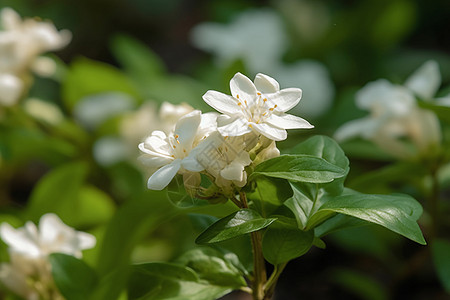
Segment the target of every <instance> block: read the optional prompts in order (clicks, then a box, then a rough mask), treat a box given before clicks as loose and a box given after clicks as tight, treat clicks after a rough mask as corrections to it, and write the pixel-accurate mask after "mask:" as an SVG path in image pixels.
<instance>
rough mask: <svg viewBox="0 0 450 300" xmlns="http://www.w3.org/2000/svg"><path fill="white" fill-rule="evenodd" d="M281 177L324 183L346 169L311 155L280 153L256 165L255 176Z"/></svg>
mask: <svg viewBox="0 0 450 300" xmlns="http://www.w3.org/2000/svg"><path fill="white" fill-rule="evenodd" d="M259 175H264V176H267V177H275V178H283V179H287V180H290V181H294V182H310V183H326V182H331V181H333V180H334V179H336V178H341V177H343V176H345V175H346V170H344V169H342V168H340V167H338V166H336V165H333V164H331V163H329V162H327V161H326V160H325V159H323V158H319V157H315V156H312V155H281V156H279V157H275V158H272V159H269V160H266V161H264V162H263V163H261V164H259V165H257V166H256V168H255V170H254V172H253V173H252V174H251V175H250V180H252V179H254V178H255V177H256V176H259Z"/></svg>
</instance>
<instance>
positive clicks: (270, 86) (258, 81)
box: [255, 73, 280, 94]
mask: <svg viewBox="0 0 450 300" xmlns="http://www.w3.org/2000/svg"><path fill="white" fill-rule="evenodd" d="M255 86H256V89H257V90H258V91H260V92H261V93H264V94H266V93H276V92H278V91H279V90H280V85H279V84H278V81H276V80H275V79H273V78H272V77H270V76H267V75H264V74H262V73H258V74H256V77H255Z"/></svg>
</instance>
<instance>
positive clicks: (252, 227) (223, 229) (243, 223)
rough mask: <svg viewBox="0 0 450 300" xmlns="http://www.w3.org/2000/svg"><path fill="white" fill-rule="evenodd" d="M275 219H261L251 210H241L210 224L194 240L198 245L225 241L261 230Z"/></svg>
mask: <svg viewBox="0 0 450 300" xmlns="http://www.w3.org/2000/svg"><path fill="white" fill-rule="evenodd" d="M275 220H276V219H274V218H268V219H265V218H263V217H261V216H260V215H259V214H258V213H257V212H256V211H254V210H251V209H241V210H239V211H237V212H234V213H232V214H231V215H228V216H226V217H225V218H222V219H220V220H218V221H217V222H215V223H214V224H212V225H211V226H210V227H208V229H206V230H205V231H204V232H202V233H201V234H200V236H199V237H198V238H197V239H196V243H198V244H209V243H216V242H221V241H225V240H228V239H231V238H234V237H238V236H241V235H244V234H247V233H250V232H254V231H258V230H261V229H263V228H265V227H267V226H269V225H270V224H272V223H273V222H274V221H275Z"/></svg>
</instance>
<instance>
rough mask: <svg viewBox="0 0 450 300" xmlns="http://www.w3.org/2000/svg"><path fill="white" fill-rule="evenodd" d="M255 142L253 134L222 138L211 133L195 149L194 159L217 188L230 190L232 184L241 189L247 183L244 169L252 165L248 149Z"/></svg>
mask: <svg viewBox="0 0 450 300" xmlns="http://www.w3.org/2000/svg"><path fill="white" fill-rule="evenodd" d="M257 140H258V137H257V136H256V135H255V134H253V133H249V134H246V135H243V136H238V137H227V138H224V137H223V136H222V135H220V133H219V132H213V133H211V134H210V135H209V136H208V138H206V139H205V140H204V141H202V142H201V144H200V145H199V146H198V147H197V151H196V153H197V156H196V159H197V161H198V162H199V163H200V164H201V165H202V166H203V167H204V169H205V172H206V173H207V174H209V175H211V176H212V177H213V178H214V182H215V184H216V185H217V186H218V187H221V188H224V189H225V190H232V186H231V185H232V184H234V185H236V186H238V187H243V186H244V185H245V184H246V183H247V173H246V171H245V167H246V166H248V165H250V164H251V163H252V160H251V159H250V155H249V153H248V149H251V148H253V147H254V146H255V145H256V143H257Z"/></svg>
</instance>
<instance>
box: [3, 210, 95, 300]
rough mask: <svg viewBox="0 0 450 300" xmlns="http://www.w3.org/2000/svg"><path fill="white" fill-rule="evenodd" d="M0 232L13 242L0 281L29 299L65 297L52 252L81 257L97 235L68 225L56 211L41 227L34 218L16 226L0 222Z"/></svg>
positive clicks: (41, 221)
mask: <svg viewBox="0 0 450 300" xmlns="http://www.w3.org/2000/svg"><path fill="white" fill-rule="evenodd" d="M0 236H1V238H2V240H3V241H4V242H5V243H6V244H7V245H8V246H9V248H8V250H9V254H10V262H9V263H2V264H1V265H0V281H1V282H2V283H3V284H4V285H5V286H6V287H8V288H9V289H10V290H11V291H12V292H14V293H16V294H17V295H19V296H21V297H23V298H25V299H27V300H38V299H41V297H43V298H46V299H63V298H62V296H61V295H59V293H58V292H57V291H56V289H55V288H54V283H53V278H52V274H51V265H50V262H49V260H48V256H49V255H50V254H51V253H64V254H68V255H73V256H75V257H78V258H80V257H81V255H82V254H81V251H82V250H85V249H89V248H92V247H94V246H95V243H96V240H95V237H94V236H92V235H90V234H88V233H85V232H80V231H76V230H74V229H73V228H71V227H69V226H67V225H65V224H64V223H63V222H62V221H61V220H60V219H59V218H58V216H56V215H55V214H52V213H49V214H45V215H43V216H42V217H41V219H40V221H39V228H38V227H36V225H35V224H34V223H32V222H27V223H25V226H24V227H21V228H17V229H14V228H13V227H11V226H10V225H9V224H7V223H2V224H1V226H0Z"/></svg>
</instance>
